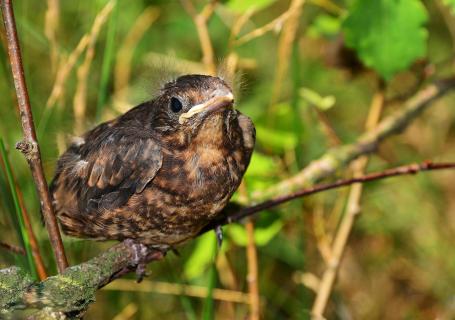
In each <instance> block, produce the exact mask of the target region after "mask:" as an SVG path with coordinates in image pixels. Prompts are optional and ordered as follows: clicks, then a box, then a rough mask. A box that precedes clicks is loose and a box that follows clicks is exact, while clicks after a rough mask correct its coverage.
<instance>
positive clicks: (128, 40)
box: [114, 7, 160, 105]
mask: <svg viewBox="0 0 455 320" xmlns="http://www.w3.org/2000/svg"><path fill="white" fill-rule="evenodd" d="M159 14H160V11H159V10H158V9H157V8H155V7H148V8H147V9H145V10H144V11H143V12H142V13H141V15H140V16H139V17H137V18H136V21H135V22H134V24H133V26H132V27H131V29H130V30H129V31H128V34H127V35H126V36H125V40H124V42H123V43H122V44H121V45H120V48H119V49H118V52H117V58H116V59H115V61H116V64H115V68H114V97H115V100H116V102H115V103H116V105H122V104H125V105H127V104H128V103H127V96H128V90H127V89H128V83H129V81H130V76H131V66H132V60H133V54H134V50H135V48H136V47H137V45H138V43H139V41H140V40H141V39H142V37H143V36H144V34H145V32H146V31H147V30H148V29H149V28H150V27H151V26H152V24H153V23H154V22H155V21H156V19H157V18H158V16H159Z"/></svg>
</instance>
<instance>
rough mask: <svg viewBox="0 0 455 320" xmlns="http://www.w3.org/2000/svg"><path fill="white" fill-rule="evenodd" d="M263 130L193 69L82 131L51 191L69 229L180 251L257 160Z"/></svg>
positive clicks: (224, 88) (221, 86)
mask: <svg viewBox="0 0 455 320" xmlns="http://www.w3.org/2000/svg"><path fill="white" fill-rule="evenodd" d="M254 142H255V129H254V125H253V123H252V121H251V120H250V118H248V117H247V116H245V115H243V114H241V113H240V112H239V111H237V110H235V109H234V96H233V93H232V90H231V89H230V87H229V86H228V85H227V84H226V83H225V82H224V81H223V80H222V79H220V78H218V77H212V76H206V75H185V76H181V77H179V78H177V79H176V80H174V81H171V82H169V83H167V84H166V85H164V87H163V88H162V89H161V91H160V94H159V95H158V96H157V97H156V98H154V99H152V100H151V101H148V102H145V103H142V104H140V105H138V106H137V107H135V108H133V109H131V110H129V111H128V112H126V113H125V114H123V115H121V116H119V117H118V118H116V119H114V120H111V121H108V122H105V123H102V124H100V125H99V126H97V127H96V128H94V129H92V130H90V131H88V132H87V133H85V134H84V135H83V136H82V137H80V138H78V139H77V140H76V141H75V142H74V143H73V144H72V145H71V146H70V147H69V148H68V150H67V151H66V152H65V153H64V154H63V155H62V156H61V157H60V159H59V160H58V163H57V169H56V173H55V177H54V179H53V181H52V183H51V194H52V197H53V202H54V206H55V210H56V214H57V217H58V219H59V221H60V224H61V226H62V229H63V231H64V232H65V233H66V234H68V235H71V236H76V237H83V238H91V239H98V240H108V239H116V240H124V239H133V240H134V241H137V242H139V243H141V244H144V245H147V246H152V247H156V248H163V249H167V248H173V247H175V246H176V245H178V244H181V243H183V242H185V241H186V240H189V239H191V238H193V237H194V236H196V235H197V234H198V233H199V232H200V231H201V229H202V228H204V227H205V226H206V225H208V224H209V223H211V222H213V221H214V220H215V219H216V218H217V215H219V213H220V212H221V210H222V209H223V208H224V207H225V206H226V205H227V203H228V201H229V199H230V198H231V196H232V194H233V193H234V191H235V190H236V189H237V188H238V186H239V184H240V181H241V179H242V176H243V174H244V173H245V170H246V168H247V166H248V164H249V161H250V158H251V154H252V151H253V148H254Z"/></svg>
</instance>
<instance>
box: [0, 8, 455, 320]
mask: <svg viewBox="0 0 455 320" xmlns="http://www.w3.org/2000/svg"><path fill="white" fill-rule="evenodd" d="M454 10H455V3H454V1H451V0H445V1H443V0H435V1H419V0H374V1H362V0H354V1H348V0H345V1H342V0H339V1H335V0H333V1H331V0H307V1H303V0H302V1H299V0H292V1H285V0H278V1H274V0H257V1H252V0H248V1H247V0H244V1H242V0H229V1H220V2H219V3H218V2H212V3H207V1H202V0H201V1H194V2H190V1H182V2H178V1H173V0H172V1H145V0H143V1H122V0H117V1H114V0H111V1H106V0H97V1H59V0H48V1H18V2H16V3H15V12H16V20H17V24H18V32H19V36H20V40H21V45H22V54H23V60H24V66H25V71H26V77H27V82H28V88H29V92H30V97H31V102H32V107H33V112H34V117H35V124H36V126H37V129H38V138H39V142H40V145H41V151H42V155H43V161H44V166H45V171H46V174H47V177H48V178H49V179H50V178H51V177H52V174H53V170H54V167H55V162H56V160H57V158H58V155H59V154H61V153H62V152H63V151H64V150H65V147H66V146H67V143H68V141H69V139H70V138H71V136H72V135H75V134H80V133H82V132H84V131H85V130H87V129H89V128H90V127H92V126H93V125H95V124H97V123H99V122H101V121H103V120H107V119H111V118H112V117H114V116H116V115H118V114H120V113H122V112H124V111H126V110H128V109H129V108H130V107H132V106H134V105H136V104H138V103H140V102H142V101H144V100H147V99H150V98H151V97H152V96H153V94H154V92H156V89H157V88H158V87H159V85H160V84H161V83H162V82H163V81H165V80H167V79H169V78H170V77H171V76H172V75H175V74H184V73H218V72H219V73H221V74H222V75H223V76H224V77H226V78H228V79H234V80H233V81H234V84H235V87H236V88H237V95H236V101H237V105H238V109H240V110H241V111H242V112H243V113H245V114H247V115H249V116H250V117H252V119H253V120H254V122H255V124H256V127H257V132H258V135H257V140H258V141H257V148H256V152H255V154H254V156H253V159H252V163H251V165H250V168H249V170H248V172H247V174H246V178H245V183H244V184H243V186H242V188H241V189H240V191H239V192H238V194H236V196H235V199H236V200H237V201H241V202H248V199H250V198H251V197H253V196H254V197H258V195H260V194H261V193H262V192H263V193H266V192H267V190H270V189H269V188H271V187H272V186H274V185H276V184H277V182H279V181H282V180H285V179H286V178H288V177H291V176H293V175H295V174H296V173H298V172H299V171H300V170H302V169H303V168H304V167H305V166H307V165H308V164H309V163H310V162H311V161H312V160H315V159H317V158H319V157H321V156H322V155H323V154H324V153H325V152H326V151H327V150H328V149H330V148H332V147H334V146H337V145H342V144H347V143H351V142H353V141H355V139H356V137H358V136H359V135H360V134H361V133H362V132H364V131H365V130H367V129H371V128H372V127H374V126H375V123H376V122H377V121H378V119H376V120H374V116H371V114H374V112H376V114H377V115H378V118H382V117H383V116H384V115H387V114H390V113H392V112H393V111H395V110H398V109H400V108H402V107H403V102H404V101H406V99H407V98H408V97H410V96H412V94H414V93H415V92H417V91H418V90H419V89H420V88H421V87H422V86H424V85H425V84H426V83H428V82H430V81H432V80H433V79H436V78H441V77H444V76H448V75H452V74H453V71H454V70H453V67H454V51H455V18H454V17H455V14H454ZM205 27H207V28H205ZM206 31H208V34H207V33H206ZM207 36H209V38H208V37H207ZM1 40H2V41H1V45H2V46H1V49H0V61H1V70H0V79H1V81H0V92H1V94H0V104H1V105H2V106H3V107H2V108H0V137H1V138H2V140H3V141H4V143H5V146H6V149H5V152H2V154H1V158H2V159H3V161H2V164H3V165H2V169H3V170H2V171H1V174H0V233H1V236H0V240H1V242H2V243H8V244H10V245H15V246H19V247H23V246H25V247H27V243H28V240H27V239H24V234H25V232H23V231H21V230H23V229H24V226H23V225H21V221H19V220H20V219H18V218H17V215H16V212H17V211H18V210H21V203H20V199H21V198H23V206H22V210H24V209H25V210H27V211H28V212H29V214H30V216H31V220H32V225H33V229H34V231H35V233H36V235H37V238H38V242H39V246H40V248H41V253H42V256H43V259H44V262H45V265H46V267H47V269H48V272H49V273H50V274H53V273H55V272H56V270H55V264H54V262H53V257H52V253H51V250H50V244H49V242H48V238H47V234H46V232H45V229H44V227H43V226H42V224H41V223H40V214H39V201H38V199H37V197H36V193H35V189H34V185H33V183H32V179H31V176H30V172H29V169H28V166H27V164H26V162H25V160H24V158H23V156H22V155H20V153H19V152H17V151H15V150H14V147H13V146H14V144H15V143H16V142H17V141H19V140H20V139H21V135H22V134H21V130H20V122H19V117H18V114H17V112H16V108H15V106H14V104H15V103H16V102H15V94H14V89H13V85H12V77H11V73H10V68H9V65H8V62H7V55H6V49H5V48H6V43H5V37H4V33H3V30H2V33H1ZM238 74H240V75H241V77H238V76H235V75H238ZM454 99H455V97H454V96H453V95H452V96H447V97H445V98H444V99H442V100H439V101H437V102H436V103H435V105H434V106H432V107H431V108H430V109H429V110H428V111H427V112H426V113H425V114H424V116H422V117H420V118H419V119H417V120H416V121H415V122H414V124H413V125H412V126H411V127H409V128H408V129H407V131H406V132H405V133H403V134H402V135H400V136H397V137H393V138H391V139H388V140H387V141H386V142H385V143H384V144H382V145H381V146H380V148H379V149H378V152H376V153H375V154H374V155H373V156H371V157H370V163H369V164H368V168H367V171H371V170H380V169H383V168H386V167H391V166H396V165H400V164H406V163H411V162H420V161H422V160H425V159H432V160H441V161H442V160H445V161H450V160H453V159H454V156H455V154H454V150H455V149H454V144H455V132H454V114H455V110H454V109H453V107H452V104H453V103H454V102H455V100H454ZM369 114H370V116H368V115H369ZM367 118H369V119H370V121H369V122H368V123H367V124H366V122H367ZM372 119H373V120H372ZM0 147H1V146H0ZM0 149H1V148H0ZM6 159H9V162H10V164H11V165H10V167H11V170H8V168H7V167H8V166H5V164H7V161H5V160H6ZM362 161H364V162H365V163H364V164H359V163H358V162H357V165H356V166H355V167H348V168H345V169H343V170H340V172H337V176H338V177H346V176H349V175H351V174H352V173H353V172H355V173H359V172H362V171H363V169H362V166H364V165H366V160H365V159H364V160H362ZM8 173H9V175H8ZM11 173H12V175H11ZM454 178H455V174H454V173H453V172H448V171H446V172H439V173H428V174H425V175H419V176H417V177H402V178H396V179H392V180H387V181H379V182H375V183H371V184H368V185H366V186H365V187H364V190H363V196H362V199H361V201H359V203H358V204H359V205H361V207H360V208H361V215H360V216H359V217H358V219H357V220H356V223H355V226H354V229H353V231H352V234H351V237H350V239H349V243H348V245H347V248H346V251H345V254H344V258H343V261H342V265H341V267H340V270H339V277H338V281H337V283H336V286H335V287H334V289H333V291H332V295H331V299H330V302H329V304H328V306H327V311H326V312H325V316H326V317H327V318H328V319H435V318H438V319H452V318H453V317H455V289H454V288H455V245H454V239H455V197H454V192H455V184H454V183H453V179H454ZM13 180H15V181H16V183H17V186H18V189H19V194H18V195H17V196H16V195H14V192H12V190H14V189H15V188H12V187H11V186H14V182H13ZM9 182H13V183H12V184H10V183H9ZM350 192H352V190H351V191H350V190H349V189H340V190H336V191H329V192H324V193H323V194H319V195H316V196H312V197H307V198H305V199H304V200H301V201H300V200H299V201H294V202H292V203H290V204H288V205H285V206H282V207H280V208H279V209H276V210H273V211H268V212H263V213H262V214H261V215H260V216H259V217H258V219H256V220H255V221H254V225H253V222H248V223H247V224H246V225H241V224H238V225H230V226H227V227H225V235H226V240H225V242H224V245H223V250H222V251H221V252H220V253H219V254H217V255H216V250H215V249H216V247H215V240H214V235H213V234H212V233H208V234H206V235H204V236H202V237H200V238H199V239H197V240H196V241H193V242H191V243H189V244H188V245H186V246H184V247H182V248H181V250H180V253H181V256H180V257H177V256H174V255H172V254H169V255H168V257H167V258H166V259H165V260H164V261H162V262H158V263H154V264H152V265H150V266H149V270H150V272H151V277H149V278H148V279H147V280H146V281H144V283H142V284H139V285H138V284H135V282H134V279H133V278H132V277H129V278H128V277H127V278H124V279H121V280H118V281H115V282H113V283H112V284H110V285H109V286H107V287H106V288H105V289H103V290H100V291H99V292H98V294H97V302H96V303H95V304H94V305H93V306H92V307H91V308H90V309H89V312H88V314H87V315H86V319H150V318H154V317H161V318H163V319H180V318H181V319H199V318H202V317H203V318H206V319H210V318H212V317H215V318H217V319H234V318H235V319H243V318H245V317H246V316H247V315H251V314H252V315H253V316H254V315H257V313H256V312H257V311H256V310H257V308H259V310H260V311H259V312H260V316H261V318H264V319H288V318H291V319H306V318H308V317H309V314H310V312H311V309H312V305H313V302H314V299H315V295H316V292H318V290H320V287H318V282H319V279H320V278H321V276H322V275H323V273H324V270H327V268H328V266H329V265H330V259H331V257H332V254H333V252H332V249H331V244H332V243H333V238H334V235H335V233H336V231H337V228H338V226H339V225H340V222H341V221H342V219H343V217H345V216H346V214H349V210H350V209H349V208H350V207H349V206H348V205H347V202H348V199H349V198H350V197H348V195H349V193H350ZM360 192H362V191H360ZM21 194H23V197H22V196H21ZM64 243H65V248H66V252H67V255H68V256H69V259H70V262H71V264H77V263H80V262H83V261H86V260H88V259H89V258H90V257H93V256H94V255H96V254H97V253H100V252H101V251H103V250H105V249H106V248H107V247H109V246H111V245H112V243H98V242H91V241H83V240H77V239H72V238H69V237H65V238H64ZM0 250H1V251H0V268H3V267H6V266H9V265H11V264H19V265H22V266H24V267H26V268H28V269H29V270H30V272H31V273H32V274H35V275H36V271H34V267H33V262H31V260H32V259H31V257H28V258H27V256H26V255H25V256H23V255H19V254H14V253H12V252H11V251H10V250H6V249H5V250H3V249H1V248H0ZM214 261H215V262H214ZM130 278H131V279H130ZM129 279H130V280H129ZM257 299H259V301H258V300H257Z"/></svg>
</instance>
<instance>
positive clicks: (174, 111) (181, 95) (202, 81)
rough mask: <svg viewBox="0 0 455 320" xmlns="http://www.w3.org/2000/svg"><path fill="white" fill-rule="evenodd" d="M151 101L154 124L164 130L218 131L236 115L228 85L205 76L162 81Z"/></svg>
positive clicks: (215, 78) (189, 131) (186, 76)
mask: <svg viewBox="0 0 455 320" xmlns="http://www.w3.org/2000/svg"><path fill="white" fill-rule="evenodd" d="M154 104H155V108H156V109H155V112H154V115H153V117H154V121H155V124H154V126H155V128H156V129H158V130H161V131H163V132H167V133H170V132H176V133H177V132H180V133H185V134H191V133H195V132H197V131H199V130H201V128H206V129H209V128H212V130H217V128H218V129H220V126H222V123H223V122H226V119H230V118H232V117H233V116H235V114H236V113H235V111H234V95H233V93H232V90H231V88H230V87H229V86H228V85H227V84H226V82H224V81H223V80H222V79H220V78H218V77H212V76H207V75H185V76H181V77H179V78H177V79H176V80H174V81H171V82H169V83H167V84H165V85H164V86H163V88H162V89H161V92H160V95H159V97H157V98H156V99H155V100H154Z"/></svg>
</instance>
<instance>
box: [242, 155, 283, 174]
mask: <svg viewBox="0 0 455 320" xmlns="http://www.w3.org/2000/svg"><path fill="white" fill-rule="evenodd" d="M277 170H278V165H277V164H276V162H275V160H273V158H271V157H268V156H266V155H263V154H262V153H259V152H253V156H252V157H251V161H250V165H249V166H248V170H247V171H246V173H245V176H247V177H253V176H260V177H267V176H271V175H273V174H275V173H276V172H277Z"/></svg>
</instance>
